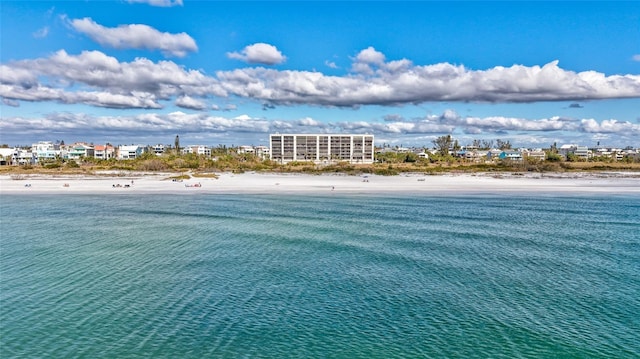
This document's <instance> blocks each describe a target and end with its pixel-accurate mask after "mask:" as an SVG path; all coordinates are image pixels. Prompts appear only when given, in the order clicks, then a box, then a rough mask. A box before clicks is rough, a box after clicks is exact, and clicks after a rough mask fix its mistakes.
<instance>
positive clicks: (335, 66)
mask: <svg viewBox="0 0 640 359" xmlns="http://www.w3.org/2000/svg"><path fill="white" fill-rule="evenodd" d="M324 64H325V65H327V67H329V68H332V69H337V68H338V65H336V63H335V62H333V61H329V60H326V61H325V62H324Z"/></svg>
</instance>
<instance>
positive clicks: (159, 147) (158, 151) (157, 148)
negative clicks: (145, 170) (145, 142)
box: [153, 143, 165, 156]
mask: <svg viewBox="0 0 640 359" xmlns="http://www.w3.org/2000/svg"><path fill="white" fill-rule="evenodd" d="M164 151H165V146H164V145H163V144H160V143H159V144H157V145H155V146H153V153H155V154H156V156H160V155H162V154H163V153H164Z"/></svg>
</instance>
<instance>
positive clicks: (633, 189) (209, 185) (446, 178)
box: [0, 172, 640, 194]
mask: <svg viewBox="0 0 640 359" xmlns="http://www.w3.org/2000/svg"><path fill="white" fill-rule="evenodd" d="M172 176H175V174H170V173H98V174H96V175H56V176H53V175H42V174H34V175H3V176H0V194H34V193H40V194H45V193H49V194H64V193H77V194H80V193H87V194H114V193H138V194H144V193H148V194H154V193H231V194H233V193H247V194H278V193H282V194H286V193H296V194H305V193H306V194H325V193H329V192H334V193H345V194H346V193H349V194H385V193H389V194H391V193H405V194H411V193H425V194H438V193H448V194H451V193H501V192H524V193H526V192H541V193H558V192H564V193H604V194H606V193H611V194H626V193H628V194H640V174H638V173H625V172H616V173H613V172H612V173H544V174H540V173H526V174H518V173H474V174H441V175H424V174H402V175H397V176H376V175H359V176H354V175H344V174H323V175H307V174H271V173H269V174H264V173H253V172H249V173H243V174H233V173H221V174H217V176H218V178H200V177H192V178H191V179H188V180H182V181H175V180H172V179H170V177H172Z"/></svg>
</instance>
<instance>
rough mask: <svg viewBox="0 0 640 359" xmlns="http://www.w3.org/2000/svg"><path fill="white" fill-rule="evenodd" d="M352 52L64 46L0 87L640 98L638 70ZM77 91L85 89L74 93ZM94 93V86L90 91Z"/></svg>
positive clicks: (64, 94)
mask: <svg viewBox="0 0 640 359" xmlns="http://www.w3.org/2000/svg"><path fill="white" fill-rule="evenodd" d="M267 46H270V45H267ZM248 48H249V47H248ZM274 49H275V48H274ZM278 53H279V52H278ZM241 56H244V57H246V58H247V60H248V59H249V57H251V58H252V59H254V60H257V59H258V58H260V56H256V55H255V54H254V53H253V52H251V51H245V54H244V55H241ZM278 58H284V57H282V56H281V55H280V57H278ZM262 60H265V58H262ZM353 60H354V61H355V63H357V64H361V65H363V66H366V67H367V69H368V70H367V72H358V73H355V72H352V73H349V74H346V75H343V76H329V75H325V74H323V73H322V72H318V71H294V70H276V69H269V68H264V67H249V68H240V69H235V70H231V71H218V72H216V73H215V75H205V74H204V73H203V72H202V71H199V70H190V69H186V68H184V67H183V66H180V65H178V64H176V63H175V62H172V61H158V62H153V61H150V60H148V59H146V58H137V59H135V60H133V61H131V62H120V61H119V60H118V59H116V58H115V57H111V56H108V55H106V54H104V53H102V52H100V51H83V52H82V53H80V54H78V55H71V54H68V53H67V52H66V51H64V50H60V51H58V52H56V53H54V54H52V55H51V56H49V57H46V58H38V59H33V60H20V61H15V62H11V63H8V64H2V65H0V95H1V96H3V97H4V98H8V99H13V100H25V101H59V102H62V103H86V104H91V105H94V106H103V107H104V106H107V107H117V108H125V107H121V106H126V105H127V103H130V104H131V106H132V108H140V107H143V108H158V107H161V104H160V102H161V101H171V100H173V99H175V98H176V97H179V96H189V97H190V98H192V99H193V100H197V101H202V99H204V98H211V97H242V98H247V99H249V100H252V101H255V102H257V103H261V104H268V106H267V107H270V106H279V105H288V106H296V105H317V106H328V107H349V108H356V107H359V106H365V105H379V106H396V105H406V104H420V103H424V102H444V101H446V102H490V103H494V102H503V103H514V102H515V103H518V102H536V101H586V100H598V99H615V98H640V75H611V76H605V75H604V74H602V73H598V72H595V71H585V72H579V73H576V72H573V71H567V70H564V69H562V68H560V67H559V66H558V62H557V61H554V62H551V63H548V64H546V65H544V66H530V67H528V66H522V65H513V66H511V67H501V66H497V67H494V68H490V69H487V70H471V69H467V68H465V67H464V66H461V65H452V64H448V63H440V64H434V65H424V66H419V65H415V64H413V63H412V62H411V61H409V60H407V59H401V60H393V61H386V59H385V57H384V55H383V54H381V53H380V52H378V51H376V50H375V49H373V48H368V49H365V50H363V51H361V52H360V53H359V54H358V56H356V57H355V58H354V59H353ZM78 91H82V92H84V94H83V95H82V96H81V95H79V94H75V92H78ZM90 93H95V94H94V95H93V96H89V95H88V94H90ZM104 94H111V95H113V96H111V97H110V98H108V97H107V96H105V95H104ZM118 99H119V100H118ZM103 100H104V102H102V101H103ZM114 100H117V101H114ZM181 101H182V100H181ZM198 107H199V106H198ZM191 108H193V107H191Z"/></svg>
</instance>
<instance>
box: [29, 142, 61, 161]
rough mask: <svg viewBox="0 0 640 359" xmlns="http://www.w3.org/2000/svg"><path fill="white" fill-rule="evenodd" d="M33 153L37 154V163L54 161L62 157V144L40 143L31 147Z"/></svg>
mask: <svg viewBox="0 0 640 359" xmlns="http://www.w3.org/2000/svg"><path fill="white" fill-rule="evenodd" d="M31 152H33V153H35V154H36V161H38V162H43V161H54V160H55V159H56V158H59V157H61V153H62V150H61V149H60V144H57V143H53V142H50V141H40V142H38V143H34V144H33V145H31Z"/></svg>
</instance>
